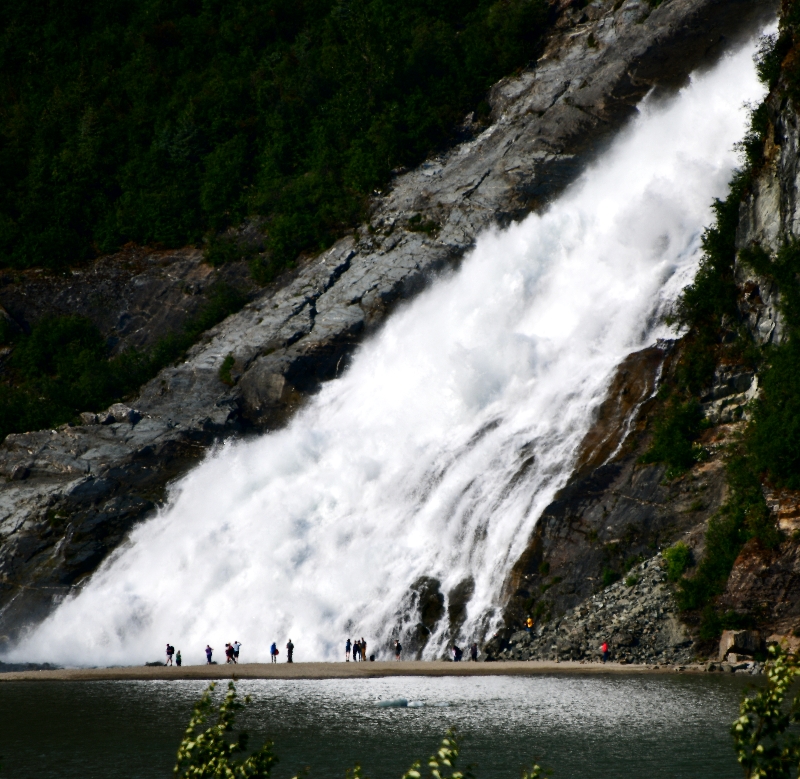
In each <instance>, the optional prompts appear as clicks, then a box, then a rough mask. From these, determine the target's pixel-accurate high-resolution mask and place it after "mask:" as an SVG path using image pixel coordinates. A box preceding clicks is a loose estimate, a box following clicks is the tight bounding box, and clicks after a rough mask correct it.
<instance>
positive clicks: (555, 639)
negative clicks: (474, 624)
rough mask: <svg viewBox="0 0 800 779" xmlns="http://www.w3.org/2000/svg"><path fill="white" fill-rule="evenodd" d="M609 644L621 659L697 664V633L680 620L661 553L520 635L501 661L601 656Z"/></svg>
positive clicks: (611, 653)
mask: <svg viewBox="0 0 800 779" xmlns="http://www.w3.org/2000/svg"><path fill="white" fill-rule="evenodd" d="M603 642H608V648H609V659H611V660H613V661H616V662H619V663H671V664H675V663H678V664H686V663H690V662H692V660H693V659H694V655H695V650H694V648H693V641H692V637H691V635H690V634H689V632H688V630H687V629H686V627H685V626H684V625H683V623H682V622H681V621H680V620H679V619H678V616H677V609H676V607H675V602H674V598H673V596H672V590H671V588H670V587H669V586H668V585H667V576H666V574H665V573H664V570H663V565H662V560H661V555H656V556H655V557H652V558H650V559H649V560H647V561H646V562H643V563H641V564H640V565H637V566H635V567H634V568H633V569H631V571H630V572H629V573H628V575H627V577H626V579H625V581H623V582H617V583H616V584H612V585H611V586H610V587H607V588H606V589H604V590H603V591H602V592H600V593H597V594H595V595H593V596H592V597H591V598H588V599H587V600H585V601H584V602H583V603H581V605H579V606H577V607H575V608H573V609H569V610H568V611H567V612H566V613H565V614H564V615H563V616H561V617H558V618H556V619H553V620H550V621H548V622H540V623H539V624H538V625H535V626H534V628H533V630H532V631H530V632H528V631H526V630H521V631H518V632H516V633H514V634H513V635H512V636H511V637H510V639H509V640H508V643H507V644H506V646H505V647H504V648H503V649H501V650H500V651H499V652H498V653H497V655H496V659H498V660H584V661H587V660H597V659H599V658H600V656H601V652H600V647H601V645H602V644H603ZM490 651H491V650H490Z"/></svg>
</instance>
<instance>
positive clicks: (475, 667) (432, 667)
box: [0, 661, 703, 682]
mask: <svg viewBox="0 0 800 779" xmlns="http://www.w3.org/2000/svg"><path fill="white" fill-rule="evenodd" d="M702 670H703V666H687V667H686V668H685V669H684V668H683V667H680V668H678V667H675V666H666V665H664V666H652V665H620V664H619V663H606V664H605V665H604V664H602V663H577V662H564V663H555V662H543V661H528V662H503V663H470V662H461V663H451V662H444V661H432V662H428V661H419V662H415V661H410V662H382V663H381V662H376V663H353V662H350V663H291V664H290V663H277V664H275V665H271V664H269V663H242V664H241V665H184V666H183V667H181V668H177V667H148V666H127V667H118V668H65V669H62V670H58V671H16V672H10V673H0V682H13V681H21V680H26V681H29V680H35V681H93V680H94V681H98V680H129V679H144V680H149V679H158V680H161V679H209V680H211V679H372V678H376V677H381V676H533V675H538V674H564V673H567V674H642V673H645V674H653V673H676V672H683V673H686V672H693V671H695V672H696V671H702Z"/></svg>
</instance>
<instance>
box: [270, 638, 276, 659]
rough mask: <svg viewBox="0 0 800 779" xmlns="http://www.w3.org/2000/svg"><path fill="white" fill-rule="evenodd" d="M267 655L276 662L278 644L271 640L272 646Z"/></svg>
mask: <svg viewBox="0 0 800 779" xmlns="http://www.w3.org/2000/svg"><path fill="white" fill-rule="evenodd" d="M269 656H270V657H271V658H272V662H273V663H277V662H278V645H277V644H276V643H275V642H274V641H273V642H272V646H271V647H270V648H269Z"/></svg>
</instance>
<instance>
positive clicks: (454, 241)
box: [0, 0, 774, 640]
mask: <svg viewBox="0 0 800 779" xmlns="http://www.w3.org/2000/svg"><path fill="white" fill-rule="evenodd" d="M772 13H774V6H773V4H771V3H764V2H757V1H756V0H668V1H667V2H664V3H662V4H661V5H660V6H659V7H658V8H657V9H653V8H651V6H650V4H649V3H647V2H646V1H645V0H624V1H623V2H612V0H596V1H595V2H593V3H590V4H588V5H586V6H585V7H583V8H580V7H578V4H576V5H575V6H572V5H570V4H569V3H565V4H563V5H562V6H561V14H562V15H561V17H560V19H559V21H558V24H557V25H556V29H555V30H554V32H553V34H552V36H551V38H550V39H549V41H548V44H547V46H546V49H545V51H544V54H543V56H542V58H541V59H540V60H539V62H538V63H537V66H536V67H535V68H534V69H533V70H531V71H526V72H523V73H522V74H520V75H518V76H515V77H514V78H510V79H505V80H503V81H502V82H500V83H499V84H497V85H496V86H495V87H494V88H493V90H492V92H491V98H490V102H491V105H492V118H493V124H492V125H491V126H490V127H488V128H487V129H485V130H483V131H481V132H480V134H479V135H477V136H476V137H474V138H472V139H470V140H468V141H466V142H465V143H463V144H461V145H460V146H457V147H456V148H454V149H453V150H452V151H450V152H448V153H447V154H443V155H441V156H440V157H437V158H434V159H431V160H428V161H427V162H426V163H424V164H423V165H421V166H420V167H419V168H418V169H416V170H414V171H411V172H409V173H406V174H404V175H401V176H398V177H397V178H395V180H394V182H393V184H392V187H391V190H390V191H388V192H386V193H383V194H381V195H380V196H376V198H375V199H374V201H373V203H372V206H371V217H370V224H369V225H364V227H363V229H361V230H360V231H358V232H357V233H355V234H354V235H351V236H348V237H346V238H344V239H342V240H341V241H339V242H338V243H337V244H335V245H334V246H333V247H332V248H331V249H330V250H328V251H327V252H325V253H324V254H322V255H320V256H319V257H316V258H314V259H313V260H310V261H308V262H307V263H305V264H304V265H303V266H302V267H300V268H299V269H298V270H297V271H296V272H294V273H293V274H292V275H291V277H290V278H287V279H286V283H285V284H284V285H283V286H280V287H278V288H270V289H268V290H266V291H265V292H263V293H262V294H260V295H259V296H258V297H257V298H255V299H254V300H253V301H252V302H250V303H249V304H248V305H247V306H246V307H245V308H244V309H243V310H242V311H241V312H240V313H239V314H236V315H234V316H232V317H230V318H229V319H227V320H226V321H225V322H223V323H222V324H220V325H218V326H217V327H214V328H212V329H211V330H209V331H207V332H206V333H205V334H204V336H203V337H202V339H201V341H200V342H199V343H197V344H196V345H195V346H194V347H193V348H192V349H191V350H190V351H189V353H188V357H187V359H186V361H185V362H184V363H182V364H181V365H178V366H174V367H171V368H167V369H165V370H164V371H162V372H161V374H159V376H158V377H156V378H155V379H154V380H153V381H151V382H150V383H149V384H148V385H146V386H145V387H144V388H143V390H142V392H141V394H140V396H139V397H138V398H136V399H134V400H132V401H131V402H129V403H128V404H127V405H128V407H129V408H130V409H131V410H133V411H135V412H136V417H137V419H136V420H134V419H133V417H128V418H124V419H121V420H120V419H118V418H117V417H118V415H116V414H114V413H113V412H111V410H109V411H108V412H106V413H104V414H100V415H98V417H97V418H92V417H87V418H86V419H85V423H84V424H83V425H81V426H78V427H65V428H60V429H59V430H45V431H38V432H32V433H26V434H20V435H13V436H8V437H7V439H6V440H5V442H3V444H2V445H0V478H2V479H3V480H4V481H3V482H2V483H1V484H0V638H2V637H3V636H5V638H6V639H7V640H14V637H15V636H16V635H17V634H18V631H19V630H20V629H22V628H23V627H24V626H25V624H26V623H33V622H36V621H37V620H38V619H40V618H41V616H42V615H43V614H45V613H46V612H47V611H48V609H49V608H51V607H52V604H53V603H54V602H57V600H58V599H59V598H61V597H63V595H64V594H65V593H67V592H69V590H70V589H71V588H72V587H74V586H76V585H77V584H79V583H80V581H82V580H83V578H85V577H86V576H87V575H88V574H90V573H91V572H92V571H93V570H94V569H95V568H96V567H97V565H98V564H99V563H100V562H101V561H102V560H103V559H104V558H105V556H106V555H107V554H108V552H109V551H111V550H112V549H114V548H115V546H116V545H117V544H119V542H120V541H121V540H122V539H123V538H124V537H125V534H126V533H127V532H128V530H129V529H130V528H131V526H132V525H133V524H135V523H136V522H138V521H140V520H141V519H143V518H145V517H146V516H148V515H149V513H150V512H152V510H153V509H154V507H155V506H156V505H158V503H159V502H160V501H162V500H163V498H164V495H165V490H166V487H167V485H168V483H169V482H170V480H172V479H174V478H175V477H176V476H179V475H180V474H182V473H184V472H185V471H186V469H187V468H188V467H190V466H191V464H192V463H194V462H196V461H197V458H198V457H200V456H202V454H203V453H204V452H205V451H206V449H207V447H208V446H209V445H211V444H213V443H214V442H215V441H218V440H219V439H220V438H224V437H229V436H232V435H236V434H240V433H242V432H243V431H244V432H246V431H248V430H264V429H271V428H274V427H276V426H279V425H281V424H283V423H285V421H286V420H287V419H288V417H289V416H290V415H291V414H292V413H293V412H294V411H295V410H296V409H297V408H298V407H299V406H300V404H301V403H302V402H303V401H304V399H305V398H306V397H308V395H309V394H311V393H313V392H315V391H316V390H317V389H318V388H319V386H320V384H321V382H324V381H326V380H329V379H332V378H334V377H336V376H338V375H340V374H341V372H342V371H343V370H345V368H346V366H347V360H348V357H349V355H350V354H351V353H352V350H353V348H354V347H355V346H356V345H357V344H358V343H359V342H360V341H361V340H362V339H363V337H364V336H365V335H366V334H368V333H370V332H373V331H374V330H375V328H376V327H378V326H379V325H380V323H381V322H382V320H383V319H384V317H385V316H386V315H387V313H388V312H390V311H391V310H392V308H393V307H394V306H395V305H396V304H397V303H398V302H400V301H402V300H404V299H407V298H409V297H410V296H412V295H414V294H416V293H417V292H418V291H419V290H420V289H422V288H423V287H424V286H425V284H426V283H428V281H429V280H430V279H431V278H432V277H434V276H435V275H436V274H437V273H440V272H442V271H446V270H448V269H451V268H453V267H454V266H455V265H456V264H457V263H458V261H459V259H460V258H461V257H462V256H463V254H464V252H465V251H467V250H468V249H469V248H470V247H471V246H472V244H473V242H474V240H475V237H476V236H477V234H478V233H479V232H481V231H482V230H485V229H487V228H490V227H495V226H502V225H505V224H508V223H509V222H510V221H512V220H514V219H518V218H521V217H522V216H524V215H525V214H526V213H529V212H530V211H531V210H532V209H535V208H537V207H541V206H542V205H544V204H546V203H547V201H548V200H549V199H550V198H552V197H553V196H555V195H556V194H558V193H559V192H560V191H561V190H562V189H563V187H564V186H565V185H566V184H568V183H569V182H570V181H571V180H572V179H574V177H575V176H576V175H577V173H578V172H579V171H580V170H581V169H582V167H583V166H584V165H585V164H586V161H587V160H589V159H590V158H591V157H592V155H593V154H595V153H596V152H597V151H598V150H599V149H601V148H602V146H603V145H604V144H605V143H607V141H608V139H609V138H610V137H611V135H612V134H613V132H614V131H615V130H617V129H618V128H619V127H620V126H622V124H623V123H624V122H625V121H626V120H627V119H628V118H629V117H630V116H631V115H632V114H633V113H634V111H635V105H636V103H637V102H638V101H639V100H640V99H641V98H642V97H643V96H644V95H645V94H646V93H647V92H648V91H649V90H650V89H651V88H653V87H654V86H658V85H661V86H663V87H664V88H672V87H675V86H678V85H680V84H681V83H683V81H684V80H685V78H686V76H687V74H688V73H689V72H690V71H691V69H692V68H694V67H695V66H696V65H698V64H699V63H701V62H709V61H710V60H711V59H713V57H714V56H717V55H719V54H721V53H722V52H723V50H724V49H725V47H726V46H727V45H728V44H730V42H731V39H732V38H734V39H735V38H736V36H737V35H744V34H746V33H747V32H749V30H750V29H752V26H753V24H754V22H755V19H756V18H761V17H765V16H768V15H771V14H772ZM590 36H591V40H590ZM418 217H419V218H418ZM423 223H424V224H433V225H434V229H432V230H430V231H427V232H426V231H420V230H418V229H417V227H418V225H419V224H423ZM182 294H183V293H182ZM9 305H11V307H12V308H13V304H11V303H10V304H9ZM115 316H116V314H115ZM136 332H138V331H137V330H136V328H135V327H134V328H133V330H132V333H134V334H135V333H136ZM131 342H132V343H136V341H135V339H134V340H132V341H131ZM228 356H232V357H233V358H234V365H233V367H232V369H231V374H230V375H231V378H232V380H233V386H229V385H228V384H226V383H223V382H222V380H221V379H220V376H219V370H220V367H221V365H222V363H223V361H224V360H225V359H226V357H228ZM95 411H96V410H94V409H87V412H88V413H89V414H91V413H95ZM109 414H110V416H111V417H112V418H113V421H111V420H110V419H109ZM100 417H102V422H101V421H100ZM613 468H617V469H618V466H613ZM623 470H624V468H623ZM619 473H620V471H619V470H617V471H613V469H612V471H611V472H608V474H606V475H605V476H603V478H605V479H606V482H607V483H608V482H609V481H612V480H613V479H615V478H617V477H618V476H619ZM615 474H616V475H615ZM622 478H623V479H624V478H628V477H626V476H622ZM648 478H651V480H652V481H654V482H657V481H658V478H659V477H658V474H656V473H655V472H653V473H652V474H651V475H650V477H648ZM640 481H641V480H640ZM648 489H649V488H646V489H645V492H648ZM648 494H649V492H648ZM624 500H627V498H625V499H624ZM634 502H635V501H634ZM643 505H644V504H643ZM569 527H571V526H570V525H569V523H568V528H569ZM570 532H571V531H570Z"/></svg>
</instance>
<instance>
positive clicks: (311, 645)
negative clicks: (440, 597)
mask: <svg viewBox="0 0 800 779" xmlns="http://www.w3.org/2000/svg"><path fill="white" fill-rule="evenodd" d="M754 49H755V43H753V44H752V45H750V46H749V47H746V48H744V49H742V50H740V51H738V52H736V53H733V54H731V55H729V56H726V57H725V58H723V59H722V60H721V61H720V62H719V63H718V64H717V65H716V66H715V67H714V69H713V70H711V71H709V72H707V73H705V74H702V75H698V76H696V77H694V78H693V79H692V80H691V83H690V84H689V85H688V86H687V87H686V88H684V89H683V90H682V91H681V92H680V93H679V94H678V95H677V96H674V97H673V98H671V99H669V100H667V101H657V100H654V99H647V100H645V101H644V102H643V104H642V105H641V106H640V111H639V114H638V116H637V117H636V119H635V120H634V121H633V122H632V123H631V125H630V126H629V127H628V129H627V130H626V131H625V132H623V133H622V134H620V136H619V137H618V139H617V140H616V141H615V143H614V144H613V145H612V147H611V148H610V149H609V151H608V152H607V153H605V154H604V155H603V156H602V158H601V159H599V160H598V161H597V162H596V163H595V164H594V165H592V166H591V167H590V169H588V170H587V171H586V172H585V173H584V175H583V176H582V177H581V178H580V179H579V180H578V181H577V182H576V183H575V184H574V185H572V186H571V187H570V188H569V189H568V190H567V192H566V193H565V194H564V195H563V196H562V197H561V198H560V199H559V200H558V201H556V202H555V203H554V204H553V205H552V206H551V207H550V208H549V209H548V210H547V211H546V212H545V213H543V214H541V215H531V216H529V217H528V218H527V219H526V220H525V221H524V222H522V223H521V224H518V225H515V226H512V227H511V228H509V229H508V230H505V231H503V232H492V233H489V234H485V235H483V236H482V237H481V238H480V240H478V242H477V245H476V246H475V249H474V250H473V251H472V252H471V254H470V255H469V256H468V257H467V258H466V259H465V261H464V262H463V264H462V266H461V268H460V269H459V270H458V272H456V273H453V274H451V275H449V276H447V277H443V278H441V279H439V280H437V281H436V282H435V283H434V284H433V285H432V286H431V287H430V288H429V289H428V290H427V291H426V292H425V293H423V294H422V295H420V296H419V297H418V298H416V299H415V300H414V301H413V302H412V303H410V304H409V305H407V306H405V307H404V308H403V309H401V310H399V311H398V312H396V313H395V314H394V315H393V316H392V317H391V318H390V319H389V321H388V322H387V323H386V325H385V327H384V328H383V329H382V331H381V332H380V333H379V334H378V335H377V336H376V337H374V338H373V339H372V340H371V341H369V342H368V343H366V344H364V345H363V346H362V347H361V348H360V350H359V351H358V353H357V355H356V356H355V359H354V360H353V362H352V366H351V367H350V369H349V371H348V372H347V373H346V374H345V375H344V376H343V377H342V378H340V379H337V380H336V381H332V382H330V383H329V384H327V385H326V386H325V387H324V389H323V390H322V391H321V392H320V393H319V395H317V396H316V397H315V398H314V399H313V401H312V402H310V403H309V404H308V405H307V407H306V408H305V409H304V410H303V411H302V412H301V413H299V414H298V415H297V416H296V418H295V419H294V421H293V422H292V423H291V424H290V425H289V426H288V427H287V428H286V429H285V430H282V431H279V432H275V433H271V434H269V435H264V436H263V437H261V438H259V439H258V440H253V441H248V442H239V443H234V444H230V445H227V446H225V447H223V448H221V449H220V450H219V451H217V452H215V453H214V454H213V455H211V456H209V457H208V458H207V460H206V461H205V462H204V463H203V464H201V465H200V466H199V467H197V468H196V469H195V470H194V471H193V472H192V473H190V474H189V475H188V476H187V477H186V478H184V479H183V480H182V481H181V482H180V483H179V484H178V485H177V486H176V487H175V488H174V490H173V493H172V495H171V499H170V500H169V503H168V505H167V506H166V507H165V508H164V509H163V510H162V511H160V513H159V514H158V516H156V517H155V518H154V519H152V520H150V521H149V522H146V523H144V524H143V525H141V526H140V527H138V528H137V529H136V530H135V531H134V532H133V533H132V535H131V537H130V540H129V542H128V543H127V544H126V545H125V546H124V548H122V549H121V550H119V551H118V552H117V553H116V554H115V555H114V556H113V558H112V559H111V560H109V561H108V562H107V563H106V564H105V565H104V566H103V567H102V568H101V570H99V571H98V572H97V573H96V574H95V575H94V577H93V578H92V579H91V581H90V582H89V583H88V584H87V585H86V586H85V587H84V588H83V590H82V591H81V592H80V593H79V594H78V595H77V596H75V597H73V598H71V599H69V600H67V601H66V602H64V603H63V604H61V606H60V607H59V608H58V609H57V610H56V611H55V612H54V614H53V615H52V616H51V617H50V618H49V619H47V620H46V621H45V622H44V623H43V624H42V625H41V626H39V627H38V628H37V629H35V630H34V631H33V632H32V633H31V634H30V635H29V636H28V637H27V638H26V640H25V641H24V642H23V643H22V644H21V645H20V646H19V647H18V648H17V649H16V650H15V651H14V652H13V657H17V658H21V657H25V658H26V659H28V660H38V661H45V660H49V661H56V662H60V663H65V664H109V663H130V664H141V663H142V662H144V661H146V660H151V659H153V658H157V657H158V656H159V653H160V651H161V648H162V647H163V646H164V645H165V644H166V642H170V643H171V644H173V645H175V646H176V647H178V648H180V649H181V651H182V654H183V657H184V659H185V662H186V663H189V664H191V663H199V662H204V661H205V657H204V655H203V649H204V647H205V646H206V644H210V645H211V646H212V647H215V648H216V649H217V654H218V655H221V654H222V652H221V650H222V647H223V646H224V643H225V642H226V641H233V640H235V639H236V640H240V641H241V642H242V644H243V648H242V659H243V660H262V661H266V660H267V659H268V651H269V649H268V648H269V646H270V644H271V643H272V641H277V642H278V645H279V646H282V645H283V644H285V643H286V641H287V640H288V638H290V637H291V639H292V641H293V642H294V644H295V646H296V650H295V659H296V660H300V661H302V660H320V659H335V658H336V659H339V658H340V656H341V654H342V652H343V646H344V641H345V639H346V638H347V637H348V636H351V637H353V638H355V637H361V636H364V637H365V638H366V639H367V642H368V645H369V651H370V653H373V652H374V653H376V655H377V656H378V658H386V657H388V656H389V652H390V649H389V647H390V642H391V639H392V638H394V637H400V638H401V639H402V638H403V636H404V635H406V633H405V631H410V630H412V629H413V628H414V626H415V625H416V623H417V622H418V615H417V614H415V613H414V609H413V608H412V607H411V601H410V600H409V591H410V587H411V585H412V584H413V583H414V582H415V581H416V580H417V579H419V578H420V577H422V576H428V577H433V578H435V579H437V580H438V581H439V582H440V583H441V590H442V592H443V593H445V594H447V593H449V592H450V591H452V590H453V589H456V590H457V591H458V592H460V593H462V594H464V593H466V594H467V595H468V594H469V593H470V592H471V593H472V594H471V597H470V599H469V602H468V605H467V611H466V621H465V622H464V623H463V625H462V626H461V628H460V632H459V634H458V637H459V640H471V639H473V638H475V639H477V640H480V638H482V637H483V636H484V635H485V634H486V632H487V631H491V630H492V629H493V627H494V626H495V624H496V620H498V619H499V606H500V598H501V592H502V586H503V582H504V579H505V578H506V576H507V574H508V572H509V569H510V567H511V566H512V565H513V563H514V562H515V561H516V559H517V558H518V556H519V555H520V553H521V552H522V550H523V549H524V547H525V544H526V541H527V540H528V538H529V536H530V533H531V531H532V529H533V527H534V524H535V522H536V520H537V518H538V517H539V515H540V513H541V511H542V510H543V508H544V507H545V506H546V505H547V504H548V502H549V501H550V500H551V499H552V497H553V495H554V493H555V491H556V490H557V489H558V488H559V487H561V486H563V484H564V483H565V481H566V480H567V478H568V477H569V474H570V468H571V465H572V463H573V461H574V458H575V456H576V452H577V448H578V446H579V444H580V442H581V440H582V438H583V437H584V435H585V433H586V432H587V430H588V428H589V425H590V423H591V421H592V415H593V412H594V411H595V410H596V408H597V406H598V404H599V403H600V402H601V401H602V399H603V396H604V393H605V391H606V388H607V386H608V384H609V381H610V378H611V376H612V374H613V371H614V369H615V366H617V365H618V364H619V362H620V361H621V360H622V359H623V358H624V357H625V356H626V355H627V354H629V353H630V352H631V351H634V350H637V349H641V348H643V347H644V346H646V345H648V344H651V343H653V342H654V341H655V340H656V339H657V338H658V337H659V336H665V335H667V334H668V333H667V331H666V330H665V329H664V326H663V325H662V324H661V321H662V317H663V315H664V313H665V312H666V311H667V310H668V309H669V307H670V305H671V304H672V303H673V301H674V300H675V298H676V295H677V294H678V292H679V291H680V289H681V288H682V287H683V286H684V285H685V284H687V283H688V282H689V281H690V280H691V278H692V276H693V274H694V272H695V270H696V268H697V264H698V261H699V256H700V238H701V234H702V230H703V226H704V225H706V224H708V223H709V222H710V221H711V216H712V213H711V208H710V206H711V203H712V201H713V199H714V198H715V197H723V196H724V195H725V193H726V189H727V184H728V181H729V179H730V177H731V175H732V172H733V170H734V168H735V166H736V164H737V155H736V152H735V151H734V145H735V143H736V141H737V140H738V139H740V138H741V137H742V136H743V134H744V132H745V128H746V124H747V116H748V112H747V110H746V108H745V107H744V103H745V101H756V100H760V99H761V98H762V96H763V91H762V87H761V86H760V85H759V83H758V81H757V79H756V76H755V72H754V67H753V63H752V54H753V51H754ZM448 631H449V621H448V618H447V615H445V617H444V618H443V619H442V620H441V621H440V623H439V627H438V628H437V629H436V631H435V633H434V634H433V635H432V636H431V637H430V640H429V641H428V644H427V647H426V648H425V654H424V656H426V657H434V656H438V655H439V654H441V653H442V652H443V649H444V646H445V644H446V642H447V641H448V639H449V638H451V636H449V633H448Z"/></svg>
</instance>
